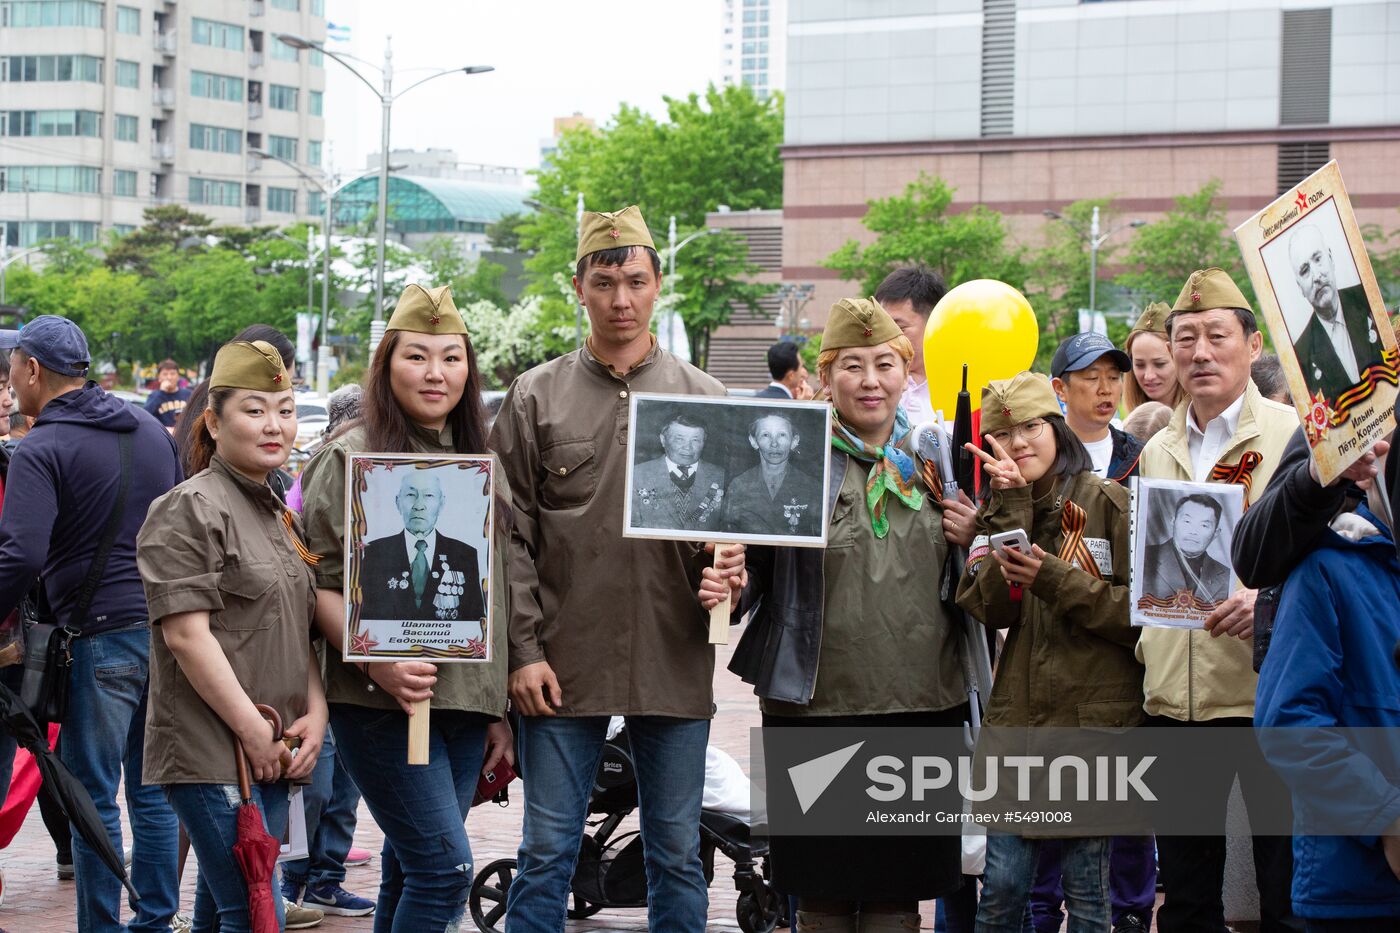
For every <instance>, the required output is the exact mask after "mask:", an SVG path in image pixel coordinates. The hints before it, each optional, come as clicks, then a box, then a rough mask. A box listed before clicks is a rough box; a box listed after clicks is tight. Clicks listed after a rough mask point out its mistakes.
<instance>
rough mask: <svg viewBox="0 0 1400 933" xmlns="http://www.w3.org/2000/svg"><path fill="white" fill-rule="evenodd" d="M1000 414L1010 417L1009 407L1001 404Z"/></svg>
mask: <svg viewBox="0 0 1400 933" xmlns="http://www.w3.org/2000/svg"><path fill="white" fill-rule="evenodd" d="M1001 416H1002V417H1003V418H1010V417H1011V409H1010V408H1008V407H1006V406H1005V405H1003V406H1001Z"/></svg>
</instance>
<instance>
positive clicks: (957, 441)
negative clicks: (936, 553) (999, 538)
mask: <svg viewBox="0 0 1400 933" xmlns="http://www.w3.org/2000/svg"><path fill="white" fill-rule="evenodd" d="M962 376H963V378H962V391H961V392H959V393H958V408H957V416H956V417H955V418H954V419H953V456H955V457H957V461H956V463H957V467H956V472H957V480H958V488H959V489H962V490H963V491H964V492H966V493H967V494H968V496H969V497H971V496H974V495H975V492H974V490H975V489H976V488H977V486H976V485H975V484H974V482H973V473H974V471H975V470H976V466H975V464H976V462H977V458H976V457H974V456H973V455H972V454H970V453H968V452H967V450H966V449H965V448H964V447H963V445H964V444H969V443H972V396H971V395H968V393H967V364H966V363H964V364H963V373H962ZM977 446H978V447H981V446H982V445H981V444H978V445H977Z"/></svg>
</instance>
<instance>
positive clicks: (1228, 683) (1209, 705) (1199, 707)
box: [1137, 382, 1298, 720]
mask: <svg viewBox="0 0 1400 933" xmlns="http://www.w3.org/2000/svg"><path fill="white" fill-rule="evenodd" d="M1189 405H1190V399H1186V400H1184V401H1182V402H1181V404H1179V405H1177V406H1176V411H1175V412H1174V413H1173V414H1172V420H1171V423H1170V424H1168V425H1167V426H1166V427H1165V428H1163V429H1162V430H1161V431H1159V432H1158V433H1157V435H1156V436H1155V437H1153V438H1152V440H1150V441H1148V442H1147V447H1146V448H1145V449H1144V450H1143V452H1142V460H1141V461H1140V475H1142V476H1144V477H1148V478H1151V479H1173V480H1186V481H1190V480H1191V478H1192V471H1191V455H1190V452H1189V448H1188V447H1187V431H1186V409H1187V407H1188V406H1189ZM1297 429H1298V416H1297V415H1296V414H1294V412H1293V409H1292V408H1289V407H1288V406H1286V405H1280V404H1278V403H1277V402H1271V401H1269V400H1268V399H1266V398H1264V397H1263V396H1261V395H1260V394H1259V390H1258V389H1256V388H1255V387H1254V383H1253V382H1250V383H1249V384H1248V385H1247V386H1246V387H1245V395H1244V407H1243V408H1242V409H1241V410H1240V420H1239V424H1238V425H1237V426H1236V428H1235V434H1234V436H1233V437H1231V438H1230V440H1229V441H1228V442H1227V443H1226V445H1225V449H1224V450H1223V451H1221V454H1220V459H1219V460H1218V461H1217V463H1227V464H1236V463H1239V461H1240V457H1242V456H1243V455H1244V454H1245V453H1246V452H1247V451H1251V450H1253V451H1257V452H1258V453H1259V454H1260V455H1261V456H1262V457H1263V459H1262V460H1261V461H1260V462H1259V465H1258V466H1257V467H1255V468H1254V471H1253V472H1252V473H1251V475H1250V485H1249V490H1248V493H1247V495H1246V498H1245V503H1246V505H1248V504H1249V503H1252V502H1253V501H1254V500H1255V499H1257V498H1259V495H1260V494H1261V493H1262V492H1263V491H1264V487H1265V486H1267V485H1268V484H1269V478H1270V477H1271V476H1273V473H1274V469H1275V468H1276V467H1277V466H1278V463H1279V458H1280V457H1281V456H1282V455H1283V448H1284V447H1285V446H1286V445H1287V444H1288V440H1289V438H1291V437H1292V436H1293V432H1294V431H1296V430H1297ZM1137 655H1138V658H1139V659H1141V660H1142V662H1143V663H1144V664H1145V665H1146V666H1147V677H1146V680H1145V682H1144V692H1145V694H1146V703H1145V704H1144V708H1145V709H1146V710H1147V713H1148V715H1151V716H1167V717H1169V718H1171V719H1180V720H1203V719H1221V718H1224V717H1227V716H1243V717H1252V716H1253V715H1254V689H1255V686H1256V684H1257V683H1258V680H1259V678H1258V675H1256V674H1255V673H1254V668H1253V666H1252V664H1251V658H1252V647H1251V643H1250V641H1248V640H1241V639H1238V638H1232V637H1229V636H1224V635H1222V636H1220V637H1219V638H1212V637H1211V636H1210V635H1209V634H1207V633H1206V632H1204V631H1201V630H1199V629H1192V630H1182V629H1161V628H1144V629H1143V631H1142V638H1141V639H1140V640H1139V641H1138V647H1137Z"/></svg>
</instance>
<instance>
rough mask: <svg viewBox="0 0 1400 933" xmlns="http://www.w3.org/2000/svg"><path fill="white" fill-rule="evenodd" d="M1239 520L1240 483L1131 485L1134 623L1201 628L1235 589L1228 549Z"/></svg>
mask: <svg viewBox="0 0 1400 933" xmlns="http://www.w3.org/2000/svg"><path fill="white" fill-rule="evenodd" d="M1243 514H1244V487H1243V486H1239V485H1237V484H1232V483H1190V482H1183V481H1178V480H1165V479H1145V478H1138V479H1135V480H1133V511H1132V525H1131V528H1132V535H1131V538H1132V548H1133V565H1132V567H1133V569H1132V578H1131V588H1130V597H1131V601H1132V623H1133V624H1134V625H1147V626H1156V627H1162V628H1201V627H1203V625H1204V624H1205V620H1206V618H1207V617H1208V616H1209V615H1210V614H1211V612H1213V611H1214V610H1215V608H1216V607H1217V606H1219V605H1220V604H1221V603H1223V602H1225V600H1227V599H1229V598H1230V594H1231V593H1233V592H1234V591H1235V590H1236V589H1237V588H1238V586H1239V581H1238V579H1237V578H1236V577H1235V572H1234V569H1233V567H1232V565H1231V561H1230V545H1231V543H1232V542H1233V540H1234V535H1235V529H1236V528H1237V527H1238V526H1239V523H1240V518H1241V517H1242V516H1243Z"/></svg>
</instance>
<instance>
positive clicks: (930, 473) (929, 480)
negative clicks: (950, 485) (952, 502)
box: [921, 460, 943, 502]
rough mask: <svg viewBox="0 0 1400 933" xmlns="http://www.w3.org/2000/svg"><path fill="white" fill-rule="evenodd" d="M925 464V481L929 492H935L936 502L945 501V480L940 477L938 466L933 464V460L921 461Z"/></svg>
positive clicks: (934, 499) (934, 498)
mask: <svg viewBox="0 0 1400 933" xmlns="http://www.w3.org/2000/svg"><path fill="white" fill-rule="evenodd" d="M921 462H922V464H923V471H922V472H923V476H924V483H925V484H926V485H927V486H928V490H929V492H931V493H933V501H934V502H942V501H943V481H942V480H940V479H939V478H938V467H936V466H934V465H933V461H931V460H923V461H921Z"/></svg>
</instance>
